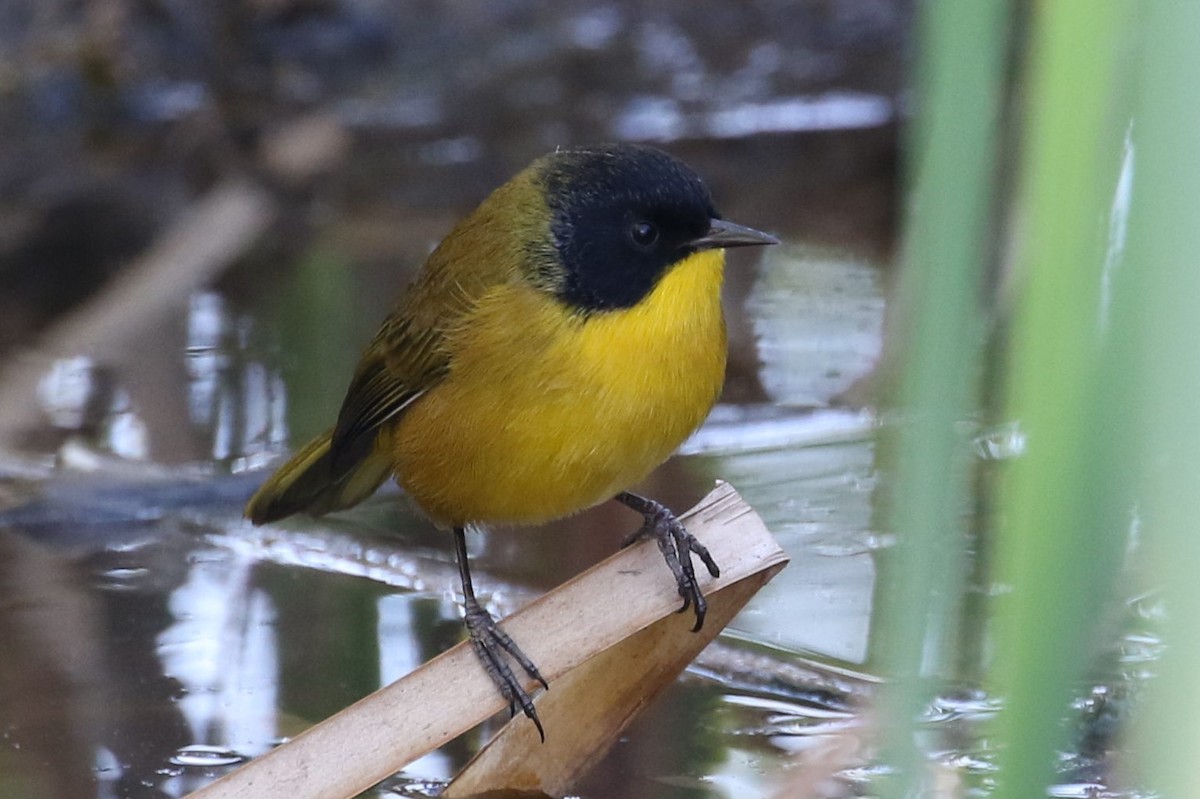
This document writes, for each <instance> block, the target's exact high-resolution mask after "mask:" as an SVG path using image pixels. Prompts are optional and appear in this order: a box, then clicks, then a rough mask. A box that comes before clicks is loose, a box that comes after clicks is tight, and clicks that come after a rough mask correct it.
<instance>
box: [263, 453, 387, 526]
mask: <svg viewBox="0 0 1200 799" xmlns="http://www.w3.org/2000/svg"><path fill="white" fill-rule="evenodd" d="M332 434H333V431H332V430H327V431H326V432H325V433H323V434H321V435H320V436H317V438H315V439H313V440H312V441H310V442H309V443H308V445H307V446H305V447H304V449H302V450H300V451H299V452H297V453H296V454H295V455H293V456H292V458H291V460H289V461H288V462H287V463H285V464H284V465H283V466H281V467H279V469H278V470H276V472H275V474H273V475H271V477H270V478H268V479H267V481H266V482H265V483H263V484H262V486H261V487H260V488H259V489H258V491H257V492H255V494H254V496H253V497H251V498H250V501H249V502H247V503H246V510H245V515H246V518H247V519H249V520H250V521H251V522H253V523H254V524H266V523H267V522H273V521H276V520H278V519H282V518H284V517H285V516H291V515H292V514H294V513H301V512H303V513H308V514H310V515H313V516H320V515H322V514H324V513H329V512H331V511H335V510H341V509H343V508H348V507H350V506H351V505H355V504H357V503H359V502H361V501H362V500H364V499H366V498H367V497H369V496H370V495H371V494H372V493H374V491H375V489H377V488H379V486H380V485H381V484H382V483H383V481H384V480H386V479H387V478H388V475H389V474H391V462H390V459H389V458H388V457H387V451H386V450H385V449H383V448H380V447H378V446H376V447H375V448H373V449H371V450H370V451H368V452H367V453H366V454H365V456H364V457H363V458H362V459H360V460H359V461H358V462H356V463H352V464H350V466H349V468H347V469H344V470H342V471H340V472H335V471H334V469H333V457H332V455H331V454H330V440H331V437H332Z"/></svg>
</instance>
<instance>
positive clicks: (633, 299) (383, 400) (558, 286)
mask: <svg viewBox="0 0 1200 799" xmlns="http://www.w3.org/2000/svg"><path fill="white" fill-rule="evenodd" d="M776 243H778V242H777V240H776V239H775V238H773V237H772V236H769V235H767V234H766V233H762V232H760V231H757V230H754V229H752V228H748V227H743V226H741V225H736V224H733V223H732V222H727V221H725V220H723V219H721V217H720V215H719V214H718V213H717V211H716V210H715V208H714V207H713V203H712V199H711V198H710V196H709V193H708V190H707V188H705V186H704V184H703V183H702V182H701V180H700V178H699V177H698V176H697V175H696V174H695V172H693V171H692V170H691V169H690V168H688V167H687V166H686V165H684V164H683V163H682V162H680V161H678V160H677V159H675V158H673V157H672V156H670V155H667V154H666V153H664V152H662V151H660V150H657V149H654V148H651V147H644V146H636V145H629V144H616V145H601V146H588V147H575V148H564V149H560V150H558V151H556V152H554V153H551V154H549V155H547V156H544V157H542V158H540V159H538V160H537V161H535V162H534V163H533V164H532V165H530V166H529V167H527V168H526V169H525V170H524V171H522V172H521V173H519V174H518V175H517V176H516V177H514V178H512V179H511V180H510V181H509V182H508V183H506V184H504V185H503V186H501V187H500V188H499V189H497V190H496V191H495V192H493V193H492V195H491V196H490V197H488V198H487V199H486V200H484V201H483V203H482V204H481V205H480V206H479V207H478V208H477V209H476V210H475V211H474V213H472V214H471V215H470V216H468V217H467V218H466V219H465V220H463V221H462V222H461V223H460V224H459V225H458V226H457V227H455V228H454V230H452V231H451V232H450V234H449V235H448V236H446V238H445V239H444V240H443V241H442V243H441V244H440V245H439V246H438V247H437V249H436V250H434V252H433V253H432V254H431V255H430V256H429V259H428V261H426V263H425V265H424V267H423V268H422V270H421V272H420V274H419V276H418V277H417V279H416V281H415V282H414V283H413V284H412V285H411V286H409V287H408V289H407V290H406V291H405V292H404V293H403V294H402V296H401V297H400V299H399V301H398V302H397V305H396V307H395V310H394V311H393V312H392V314H391V315H390V316H389V317H388V318H387V319H386V320H385V321H384V323H383V326H382V327H381V328H380V330H379V333H378V334H377V335H376V336H375V338H374V340H373V341H372V342H371V344H370V345H369V346H368V347H367V349H366V351H365V353H364V354H363V357H362V360H361V361H360V362H359V364H358V367H357V369H355V372H354V377H353V379H352V380H351V381H350V387H349V389H348V390H347V392H346V399H345V400H344V402H343V403H342V408H341V411H340V412H339V414H338V418H337V422H336V424H335V425H334V426H333V428H332V429H330V430H329V431H327V432H325V433H324V434H322V435H321V436H319V437H317V438H316V439H315V440H313V441H312V442H310V443H309V444H308V445H307V446H305V447H304V448H303V449H302V450H300V452H298V453H297V454H296V455H295V456H294V457H292V459H291V460H289V461H288V462H287V463H285V464H284V465H283V466H282V467H281V468H280V469H279V470H278V471H277V472H276V473H275V474H274V475H273V476H272V477H271V478H270V479H269V480H267V482H266V483H265V484H264V485H263V486H262V487H261V488H260V489H259V490H258V493H256V494H255V495H254V497H253V498H251V500H250V502H249V504H248V505H247V506H246V516H247V517H248V518H249V519H250V520H251V521H252V522H254V523H255V524H263V523H265V522H270V521H273V520H275V519H280V518H282V517H284V516H288V515H290V514H293V513H297V512H305V513H309V514H322V513H326V512H329V511H335V510H339V509H341V508H347V507H350V506H351V505H354V504H356V503H358V502H360V501H362V500H363V499H365V498H366V497H367V496H369V495H370V494H371V493H372V492H374V491H375V489H376V488H378V487H379V485H380V484H382V483H383V481H384V480H386V479H387V478H388V477H389V476H391V477H394V478H395V479H396V481H397V482H398V483H399V484H400V486H401V487H402V488H403V489H404V490H405V492H407V494H408V495H409V496H410V497H411V498H412V499H413V501H415V502H416V503H417V505H418V506H420V508H421V509H422V510H423V511H424V512H425V513H426V514H428V516H429V517H430V519H432V520H433V521H434V522H435V523H436V524H438V525H439V526H442V527H447V528H450V529H452V530H453V531H454V537H455V548H456V554H457V557H458V566H459V572H460V576H461V578H462V588H463V595H464V597H465V611H466V614H465V616H466V626H467V630H468V632H469V634H470V637H471V641H472V643H473V645H474V648H475V651H476V654H477V655H478V656H479V658H480V661H481V662H482V664H483V666H484V668H485V670H486V671H487V673H488V674H489V675H490V676H491V678H492V680H493V681H494V682H495V683H496V685H497V687H498V688H499V690H500V692H501V693H502V694H503V696H504V698H505V699H506V700H508V702H509V705H510V707H512V708H513V709H514V710H515V709H516V708H517V707H520V708H521V709H522V711H523V712H524V713H525V715H527V716H528V717H529V718H530V719H531V720H532V721H533V722H534V724H535V725H537V728H538V732H539V734H543V731H542V725H541V722H540V721H539V720H538V717H537V712H536V710H535V709H534V705H533V701H532V699H531V698H530V696H529V694H528V693H527V692H526V691H525V689H524V688H523V687H522V685H521V682H520V681H519V680H517V679H516V677H515V676H514V675H513V672H512V668H511V666H510V665H509V663H508V661H507V658H506V657H505V653H507V654H508V655H509V656H511V657H512V658H513V660H515V661H516V662H517V663H518V664H519V665H520V666H521V668H522V669H523V670H524V671H525V672H526V673H527V674H528V675H529V676H530V677H532V678H533V679H535V680H537V681H539V682H541V683H542V685H543V686H545V685H546V682H545V680H543V679H542V676H541V674H539V673H538V670H537V667H536V666H535V665H534V664H533V663H532V662H531V661H530V660H529V658H528V657H526V656H525V655H524V653H522V652H521V650H520V648H519V647H518V646H517V645H516V644H515V643H514V642H513V641H512V639H510V638H509V637H508V636H507V635H506V634H505V633H504V632H503V630H501V629H500V627H499V626H498V625H497V623H496V621H495V620H494V619H493V618H492V617H491V615H490V614H489V613H488V612H487V611H486V610H484V609H483V608H482V607H481V606H480V605H479V603H478V602H477V601H476V599H475V593H474V590H473V588H472V585H471V575H470V570H469V568H468V565H467V552H466V544H465V538H464V530H465V528H466V527H467V526H468V525H487V524H489V523H490V524H514V525H522V524H538V523H541V522H546V521H550V520H552V519H559V518H562V517H564V516H568V515H570V514H573V513H576V512H578V511H581V510H583V509H585V508H589V507H592V506H593V505H597V504H599V503H601V502H604V501H606V500H610V499H615V500H617V501H618V502H621V503H623V504H625V505H626V506H628V507H630V508H632V509H633V510H635V511H637V512H639V513H641V514H642V515H643V517H644V519H645V522H644V524H643V525H642V527H641V529H640V530H638V531H637V532H636V533H635V534H634V535H632V536H630V538H629V541H633V540H636V539H638V538H642V537H650V536H652V537H654V538H655V539H656V540H657V541H658V544H659V548H660V549H661V550H662V552H663V555H664V558H665V559H666V561H667V565H668V567H669V568H670V569H671V572H672V574H673V576H674V577H675V581H676V583H677V585H678V588H679V594H680V596H681V597H683V606H682V607H681V608H680V611H681V612H682V611H684V610H686V609H687V608H688V607H689V606H691V607H694V608H695V614H696V626H695V629H697V630H698V629H700V626H701V625H702V624H703V622H704V612H705V602H704V597H703V595H702V594H701V592H700V590H699V588H698V586H697V583H696V579H695V572H694V570H693V566H692V555H693V554H695V555H697V556H698V557H699V558H700V559H701V561H702V562H703V563H704V564H705V566H706V567H707V569H708V570H709V572H710V573H712V574H713V575H714V576H716V575H717V574H718V569H717V565H716V564H715V563H713V561H712V558H711V557H710V556H709V555H708V552H707V550H705V548H704V547H703V545H701V544H700V543H699V542H698V541H697V540H696V539H695V538H694V537H693V536H691V535H690V534H689V533H688V532H687V531H686V530H685V529H684V527H683V525H681V524H680V523H679V521H678V520H677V519H676V518H675V516H674V515H673V514H672V513H671V512H670V511H669V510H668V509H667V508H666V507H664V506H663V505H661V504H659V503H657V502H655V501H653V500H650V499H646V498H643V497H640V496H637V495H636V494H631V493H629V492H628V491H627V490H626V489H627V488H629V486H631V485H633V484H635V483H637V482H638V481H640V480H642V479H643V478H644V477H646V475H648V474H649V473H650V472H651V471H652V470H653V469H654V468H655V467H657V466H658V465H659V464H661V463H662V462H663V461H664V460H666V459H667V458H668V457H669V456H670V455H671V453H672V452H673V451H674V450H675V449H676V447H678V446H679V444H680V443H681V442H683V440H684V439H686V438H687V437H688V435H690V434H691V433H692V432H693V431H694V430H695V429H696V428H697V427H699V425H700V424H701V422H703V421H704V418H705V416H707V415H708V412H709V410H710V409H711V408H712V406H713V404H714V403H715V402H716V400H717V396H718V395H719V394H720V391H721V385H722V383H723V381H724V377H725V352H726V339H725V320H724V316H723V315H722V312H721V281H722V273H723V269H724V265H725V256H724V252H723V250H724V249H725V248H728V247H743V246H753V245H763V244H776ZM543 740H544V734H543Z"/></svg>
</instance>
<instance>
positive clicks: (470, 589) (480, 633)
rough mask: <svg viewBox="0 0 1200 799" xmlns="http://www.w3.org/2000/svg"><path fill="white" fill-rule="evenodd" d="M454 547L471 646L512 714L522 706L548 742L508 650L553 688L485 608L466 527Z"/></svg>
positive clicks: (532, 674) (459, 530) (459, 531)
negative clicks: (473, 575)
mask: <svg viewBox="0 0 1200 799" xmlns="http://www.w3.org/2000/svg"><path fill="white" fill-rule="evenodd" d="M454 550H455V554H456V555H457V557H458V576H459V577H460V578H461V579H462V590H463V598H464V602H463V605H464V609H465V610H466V615H465V619H464V620H465V621H466V624H467V633H468V634H469V635H470V636H471V646H472V647H473V648H474V649H475V655H476V657H478V658H479V662H480V663H481V664H483V669H484V671H486V672H487V673H488V676H489V677H491V678H492V682H493V683H495V684H496V687H497V688H499V689H500V694H501V695H502V696H503V697H504V698H505V699H506V700H507V701H508V709H509V713H510V714H515V713H516V712H517V708H518V707H520V708H521V710H522V711H523V712H524V713H525V715H526V716H528V717H529V720H530V721H532V722H533V724H534V726H535V727H537V731H538V735H539V736H540V737H541V739H542V743H545V742H546V731H545V730H543V729H542V722H541V721H540V720H539V719H538V714H537V710H536V709H535V708H534V706H533V700H532V699H531V698H530V697H529V692H528V691H526V690H525V689H524V688H523V687H522V686H521V682H520V681H519V680H518V679H517V678H516V676H515V675H514V674H513V672H512V668H511V667H510V666H509V665H508V661H507V660H506V659H505V657H504V653H505V652H507V653H508V654H509V655H510V656H511V657H512V659H513V660H515V661H517V663H519V664H520V666H521V668H522V669H524V670H525V673H526V674H528V675H529V676H530V677H532V678H533V679H535V680H537V681H538V682H540V683H541V684H542V687H543V688H546V689H549V687H550V686H549V685H547V684H546V681H545V680H544V679H543V678H542V675H541V673H540V672H539V671H538V668H537V666H535V665H534V664H533V661H532V660H530V659H529V658H528V657H526V655H525V653H524V652H522V651H521V648H520V647H519V646H517V644H516V642H515V641H513V639H512V638H510V637H509V636H508V633H506V632H504V630H501V629H500V625H498V624H496V620H495V619H493V618H492V614H490V613H488V612H487V611H486V610H484V609H483V607H482V606H481V605H480V604H479V602H478V601H477V600H476V599H475V588H474V586H472V585H471V569H470V567H469V566H468V565H467V538H466V534H465V531H464V529H463V528H462V527H455V528H454Z"/></svg>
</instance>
